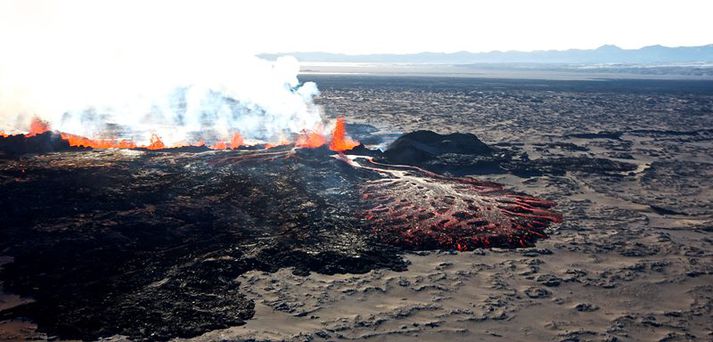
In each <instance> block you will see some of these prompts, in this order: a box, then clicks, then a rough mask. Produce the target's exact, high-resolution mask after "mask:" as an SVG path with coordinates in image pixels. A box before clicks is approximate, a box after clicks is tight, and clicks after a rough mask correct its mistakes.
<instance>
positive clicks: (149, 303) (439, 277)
mask: <svg viewBox="0 0 713 342" xmlns="http://www.w3.org/2000/svg"><path fill="white" fill-rule="evenodd" d="M302 78H304V79H305V80H315V81H316V82H317V83H318V84H319V86H320V89H321V91H322V95H321V97H320V98H319V102H320V103H321V104H322V105H324V107H325V111H326V113H328V115H333V116H337V115H343V116H345V117H346V118H347V119H348V120H349V121H350V122H351V123H352V124H350V125H349V126H348V127H347V131H348V133H349V134H350V135H351V136H352V137H354V138H356V139H357V140H360V141H361V142H362V143H363V144H365V145H367V146H368V147H369V148H368V149H367V148H366V147H364V146H359V147H357V148H356V149H354V150H352V151H347V152H345V153H341V154H340V153H335V152H332V151H329V150H328V149H326V148H316V149H307V148H305V149H293V148H292V146H281V147H276V148H272V149H242V150H234V151H209V150H202V149H192V150H165V151H146V150H137V149H135V150H86V149H72V148H69V147H68V146H65V145H62V144H61V142H60V143H57V141H56V140H52V139H55V138H53V137H52V134H51V133H46V134H45V135H43V136H41V137H35V138H42V139H48V141H50V142H52V143H50V144H49V145H48V144H43V145H41V146H39V147H38V146H35V145H31V144H30V145H29V146H30V147H29V148H28V147H27V146H28V145H22V146H24V147H22V150H21V151H19V152H22V153H19V152H18V150H17V149H18V147H17V146H18V145H17V144H14V143H13V144H14V145H13V144H10V145H9V144H8V143H7V141H5V142H3V141H0V147H3V148H5V149H4V150H3V154H2V157H1V159H0V194H1V196H0V217H1V218H2V219H1V221H0V222H1V223H0V224H1V227H0V255H1V256H2V259H0V260H2V266H1V267H2V269H0V281H2V292H3V294H2V300H0V320H1V321H2V322H0V338H4V339H22V338H30V337H34V338H47V337H57V338H60V339H77V338H78V339H97V338H100V337H113V338H121V336H125V337H128V338H130V339H138V340H142V339H146V340H167V339H172V338H193V339H196V340H210V341H212V340H222V339H256V340H333V339H357V338H358V339H383V338H389V339H396V340H398V339H401V338H414V337H418V338H431V339H433V338H437V337H438V338H442V337H444V336H448V337H449V338H453V339H456V340H472V338H474V336H475V335H474V334H478V335H477V336H481V337H482V336H483V335H482V334H483V332H485V334H486V335H485V338H487V339H492V340H702V341H705V340H707V339H710V338H711V336H713V335H712V334H713V323H712V322H711V320H710V319H709V318H710V316H711V314H713V286H712V285H711V284H712V283H713V262H712V261H711V260H713V258H711V257H712V256H713V237H712V236H711V234H713V229H712V227H713V202H712V201H711V198H713V187H712V186H711V185H710V184H709V183H710V182H708V180H709V178H710V177H711V176H713V157H711V156H712V155H713V129H711V127H713V82H708V81H654V80H649V81H626V80H618V81H605V80H601V81H542V80H494V79H493V80H486V79H470V78H425V77H386V76H379V77H376V76H373V77H372V76H303V77H302ZM434 132H437V133H440V134H437V133H434ZM3 144H4V145H3ZM378 147H380V148H381V149H382V150H384V151H385V152H383V153H382V152H380V151H378V150H377V148H378ZM52 150H55V151H52ZM25 152H33V153H25ZM34 152H39V153H34Z"/></svg>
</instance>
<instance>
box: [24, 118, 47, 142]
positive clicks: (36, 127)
mask: <svg viewBox="0 0 713 342" xmlns="http://www.w3.org/2000/svg"><path fill="white" fill-rule="evenodd" d="M49 130H50V125H49V123H48V122H47V121H43V120H41V119H40V118H38V117H34V118H32V121H31V122H30V132H29V133H28V134H27V137H34V136H35V135H38V134H42V133H44V132H47V131H49Z"/></svg>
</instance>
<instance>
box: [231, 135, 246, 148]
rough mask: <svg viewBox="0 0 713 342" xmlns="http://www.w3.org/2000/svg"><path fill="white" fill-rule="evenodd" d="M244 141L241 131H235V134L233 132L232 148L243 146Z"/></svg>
mask: <svg viewBox="0 0 713 342" xmlns="http://www.w3.org/2000/svg"><path fill="white" fill-rule="evenodd" d="M244 143H245V141H244V140H243V136H242V135H240V133H238V132H235V134H233V138H232V139H230V148H232V149H236V148H238V147H240V146H242V145H243V144H244Z"/></svg>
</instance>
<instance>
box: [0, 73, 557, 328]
mask: <svg viewBox="0 0 713 342" xmlns="http://www.w3.org/2000/svg"><path fill="white" fill-rule="evenodd" d="M256 65H257V69H259V71H260V72H262V73H263V76H265V75H267V76H265V77H262V78H257V77H247V78H245V79H247V80H248V81H249V82H248V81H245V83H244V84H243V83H240V82H238V83H240V84H234V83H231V82H228V81H229V80H225V79H223V78H221V77H222V74H220V75H218V74H216V75H213V76H214V77H217V79H216V80H219V81H225V82H227V83H226V85H225V86H216V84H217V83H210V84H200V83H189V84H178V85H176V84H172V85H171V86H170V87H161V91H160V92H158V93H160V96H157V97H154V98H152V100H151V101H149V102H148V103H146V102H144V101H140V103H138V104H137V103H131V102H132V101H131V100H130V101H128V102H129V103H130V104H131V105H130V106H128V107H127V106H106V105H105V104H102V103H89V104H87V103H83V104H81V105H80V106H71V107H66V108H60V109H61V110H60V111H59V113H61V114H57V113H55V112H51V113H48V112H39V113H37V115H26V114H22V113H23V112H21V114H12V115H10V116H14V119H13V120H9V121H11V122H13V124H12V125H9V126H3V127H1V128H3V131H2V133H1V134H0V180H2V182H1V183H0V191H1V192H2V193H3V197H2V198H0V215H2V217H3V227H2V229H0V249H2V250H3V251H4V253H6V254H7V255H10V256H12V257H13V258H14V261H13V262H12V263H10V264H8V265H4V266H3V268H2V270H0V274H1V275H2V279H3V282H4V287H5V288H6V290H8V291H11V292H12V293H17V294H19V295H22V296H27V297H30V298H33V299H35V301H33V302H30V303H26V304H23V305H19V306H17V307H14V308H12V309H11V310H6V311H4V312H3V313H2V314H3V317H29V318H31V319H32V320H33V321H35V322H37V323H38V326H39V329H40V330H42V331H45V332H48V333H50V334H55V335H58V336H60V337H62V338H70V339H71V338H81V339H97V338H100V337H106V336H113V335H124V336H129V337H131V338H138V339H159V340H166V339H170V338H174V337H192V336H197V335H199V334H201V333H204V332H206V331H210V330H214V329H219V328H225V327H230V326H235V325H239V324H242V323H244V321H245V320H247V319H250V318H251V317H252V316H253V315H254V313H255V311H254V303H253V302H252V301H251V300H250V299H248V298H246V297H245V296H244V295H243V294H241V293H240V292H239V291H238V290H237V285H236V284H235V282H234V279H235V278H236V277H238V276H239V275H241V274H244V273H245V272H248V271H250V270H263V271H275V270H277V269H280V268H283V267H293V268H294V273H296V274H300V275H304V274H308V273H309V272H312V271H316V272H321V273H327V274H333V273H348V272H367V271H369V270H372V269H375V268H389V269H393V270H396V271H400V270H404V269H405V267H406V263H405V261H404V260H403V259H402V258H401V254H402V253H403V252H404V251H405V250H425V249H447V250H459V251H466V250H472V249H475V248H479V247H525V246H532V245H533V244H534V242H535V241H536V240H537V239H539V238H544V237H546V233H545V229H546V228H547V227H548V226H549V225H550V224H551V223H554V222H559V221H560V220H561V217H560V215H559V214H557V213H556V212H554V211H553V210H552V207H553V206H554V203H552V202H550V201H546V200H543V199H538V198H535V197H532V196H528V195H525V194H520V193H515V192H513V191H510V190H507V189H506V188H505V187H504V186H502V185H499V184H495V183H491V182H486V181H481V180H478V179H475V178H471V177H455V176H452V175H449V174H448V171H449V170H450V169H449V167H450V166H449V165H445V169H443V166H441V168H442V171H444V172H441V173H436V172H432V171H427V170H426V169H427V168H429V167H430V165H429V164H428V163H429V162H431V161H433V160H436V159H438V158H440V157H442V156H450V155H452V154H461V155H469V156H477V157H482V158H490V157H492V156H494V155H495V153H494V152H493V151H494V150H493V149H492V148H491V147H489V146H487V145H485V144H484V143H482V142H480V141H479V140H478V139H477V138H476V137H475V136H473V135H468V134H460V135H459V134H456V135H448V136H443V135H440V134H437V133H435V132H426V131H421V132H415V133H410V134H405V135H403V136H402V137H401V138H399V139H397V140H396V141H394V142H393V143H392V144H391V145H390V146H389V147H388V148H386V150H385V151H383V152H382V151H381V150H380V149H378V148H375V147H374V146H365V145H363V144H361V143H360V142H359V141H357V139H353V138H352V137H350V134H349V132H348V128H349V127H350V126H349V125H347V123H346V119H345V118H344V117H338V118H336V119H334V120H327V119H325V118H324V115H323V113H322V109H321V108H320V107H319V106H318V105H316V104H315V103H314V98H315V97H316V96H318V94H319V91H318V90H317V88H316V85H315V84H314V83H310V82H306V83H300V82H298V80H297V78H296V73H297V69H296V68H295V67H294V66H295V65H294V63H293V61H292V60H290V59H287V60H280V61H278V63H276V64H274V65H273V64H269V63H267V62H257V64H256ZM218 76H221V77H218ZM253 76H254V75H253ZM218 83H219V82H218ZM246 89H248V90H246ZM154 93H156V92H154ZM127 108H129V109H133V110H135V112H132V111H129V112H122V110H126V109H127ZM52 109H57V108H52ZM24 113H27V112H24ZM4 115H5V118H6V119H7V117H8V114H7V113H5V114H4ZM6 121H8V120H6ZM352 127H353V126H352ZM366 138H367V140H371V139H369V138H370V137H366ZM360 139H361V138H360ZM439 160H440V159H439ZM445 160H448V159H447V158H446V159H445ZM107 270H115V271H112V272H109V273H108V272H107ZM48 284H51V285H48ZM218 307H219V308H222V309H220V310H218V309H216V308H218Z"/></svg>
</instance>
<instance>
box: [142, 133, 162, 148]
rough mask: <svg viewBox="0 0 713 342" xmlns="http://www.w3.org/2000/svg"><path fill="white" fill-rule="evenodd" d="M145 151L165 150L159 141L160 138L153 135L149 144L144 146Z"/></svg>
mask: <svg viewBox="0 0 713 342" xmlns="http://www.w3.org/2000/svg"><path fill="white" fill-rule="evenodd" d="M146 148H147V149H149V150H160V149H164V148H166V145H164V144H163V141H161V138H160V137H159V136H158V135H156V134H153V135H151V143H150V144H149V145H148V146H146Z"/></svg>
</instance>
